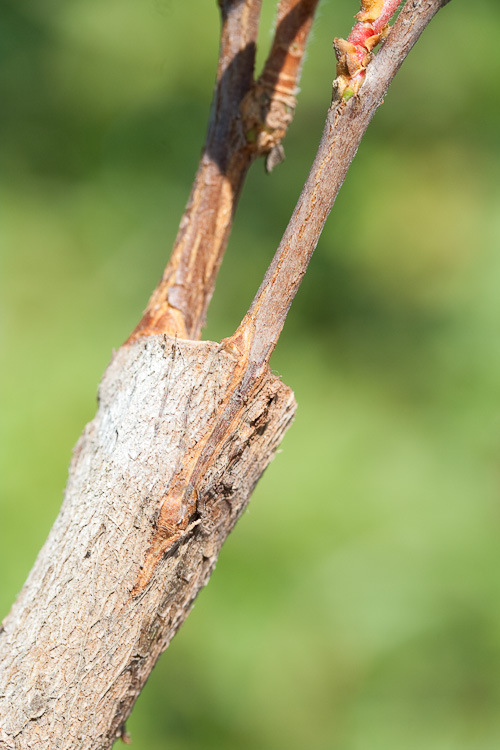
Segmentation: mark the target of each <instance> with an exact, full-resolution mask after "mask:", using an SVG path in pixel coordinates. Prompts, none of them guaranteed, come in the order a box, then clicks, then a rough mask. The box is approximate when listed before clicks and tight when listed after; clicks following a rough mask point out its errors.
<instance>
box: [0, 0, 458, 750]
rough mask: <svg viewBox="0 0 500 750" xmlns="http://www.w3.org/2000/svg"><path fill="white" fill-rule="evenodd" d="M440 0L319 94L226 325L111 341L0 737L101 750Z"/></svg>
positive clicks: (4, 690)
mask: <svg viewBox="0 0 500 750" xmlns="http://www.w3.org/2000/svg"><path fill="white" fill-rule="evenodd" d="M247 1H248V2H249V0H247ZM283 2H285V0H283ZM309 2H310V3H311V5H310V7H313V6H315V3H314V2H312V0H309ZM290 4H291V5H294V2H291V0H290ZM443 4H446V2H445V0H408V1H407V3H406V4H405V6H404V8H403V10H402V11H401V14H400V16H399V18H398V20H397V22H396V24H395V25H394V28H393V29H392V30H391V32H390V34H389V36H388V38H387V41H386V43H385V45H384V47H383V48H382V50H381V51H380V53H378V55H377V56H376V57H375V60H374V61H373V63H370V64H369V67H368V70H367V75H366V80H365V83H364V84H363V86H362V88H361V90H360V92H359V93H358V94H357V95H356V96H355V97H353V98H352V99H351V100H350V101H348V102H346V101H344V100H343V99H341V98H337V99H336V100H335V101H334V103H333V104H332V107H331V108H330V110H329V113H328V117H327V124H326V127H325V131H324V134H323V139H322V142H321V145H320V150H319V152H318V156H317V158H316V161H315V163H314V165H313V168H312V170H311V175H310V177H309V178H308V181H307V183H306V186H305V188H304V191H303V193H302V196H301V198H300V199H299V203H298V205H297V209H296V211H295V213H294V216H293V217H292V220H291V222H290V225H289V228H288V229H287V231H286V232H285V235H284V238H283V241H282V244H281V245H280V248H279V249H278V252H277V254H276V256H275V260H274V261H273V263H272V264H271V266H270V269H269V271H268V273H267V275H266V278H265V280H264V282H263V285H262V286H261V289H260V290H259V292H258V294H257V296H256V298H255V301H254V303H253V305H252V307H251V309H250V311H249V313H248V314H247V316H246V317H245V319H244V321H243V323H242V325H241V326H240V327H239V329H238V330H237V331H236V333H235V334H234V335H233V336H232V337H231V338H229V339H227V340H225V341H223V342H222V343H221V344H215V343H210V342H204V343H196V342H193V341H178V340H177V339H176V338H168V337H167V336H166V335H164V331H163V332H162V333H159V332H158V331H157V330H156V329H155V326H156V325H157V324H158V320H161V317H162V316H161V315H160V317H159V318H158V320H156V318H155V323H154V325H153V326H151V327H150V329H149V330H148V327H147V325H146V326H145V327H144V328H141V329H140V331H138V332H137V333H136V336H135V337H132V339H131V340H130V342H129V344H128V345H125V346H123V347H122V348H121V349H120V350H119V351H118V353H117V354H116V355H115V357H114V359H113V361H112V363H111V365H110V367H109V368H108V370H107V372H106V374H105V376H104V379H103V382H102V384H101V389H100V404H99V409H98V412H97V416H96V418H95V419H94V420H93V421H92V422H91V423H90V424H89V425H88V427H87V428H86V430H85V432H84V434H83V436H82V438H81V440H80V442H79V443H78V445H77V447H76V450H75V455H74V458H73V462H72V464H71V467H70V475H69V482H68V487H67V490H66V496H65V500H64V503H63V507H62V510H61V513H60V515H59V517H58V519H57V520H56V523H55V524H54V527H53V529H52V531H51V533H50V536H49V538H48V540H47V542H46V544H45V546H44V547H43V549H42V551H41V552H40V555H39V556H38V558H37V561H36V563H35V565H34V568H33V570H32V572H31V574H30V576H29V578H28V581H27V582H26V585H25V587H24V588H23V591H22V592H21V595H20V596H19V599H18V600H17V602H16V604H15V605H14V607H13V609H12V611H11V613H10V615H9V616H8V617H7V619H6V620H5V622H4V624H3V627H2V629H1V631H0V748H2V750H24V748H30V749H31V748H33V749H34V748H57V750H63V749H65V748H67V749H69V748H75V749H76V748H81V749H82V750H84V749H85V750H87V749H88V750H90V749H92V750H106V749H107V748H110V747H111V746H112V744H113V742H114V740H115V739H116V737H117V736H120V734H121V732H122V729H123V726H124V722H125V720H126V719H127V717H128V715H129V713H130V711H131V708H132V706H133V703H134V701H135V699H136V698H137V695H138V694H139V692H140V690H141V688H142V687H143V685H144V683H145V681H146V679H147V676H148V675H149V673H150V671H151V669H152V667H153V665H154V663H155V661H156V659H157V658H158V656H159V655H160V653H161V652H162V651H163V650H164V649H165V648H166V646H167V645H168V643H169V641H170V639H171V638H172V636H173V635H174V633H175V632H176V630H177V628H178V627H179V625H180V624H181V623H182V622H183V620H184V619H185V617H186V616H187V614H188V612H189V610H190V607H191V605H192V602H193V600H194V598H195V596H196V594H197V593H198V591H199V589H200V588H201V587H202V586H203V585H204V584H205V583H206V581H207V579H208V577H209V575H210V572H211V570H212V569H213V566H214V564H215V561H216V558H217V554H218V552H219V549H220V546H221V544H222V543H223V541H224V539H225V538H226V536H227V534H228V533H229V531H230V530H231V528H232V527H233V525H234V523H235V521H236V520H237V518H238V517H239V515H240V514H241V512H242V510H243V509H244V507H245V505H246V503H247V502H248V498H249V496H250V493H251V491H252V489H253V487H254V485H255V484H256V482H257V481H258V479H259V477H260V475H261V474H262V472H263V471H264V469H265V468H266V466H267V465H268V463H269V461H270V460H271V458H272V456H273V455H274V452H275V450H276V447H277V445H278V444H279V442H280V440H281V438H282V436H283V433H284V432H285V430H286V428H287V426H288V425H289V424H290V421H291V419H292V417H293V413H294V409H295V403H294V400H293V394H292V393H291V391H290V390H289V389H288V388H287V387H286V386H285V385H283V384H282V383H281V382H280V381H279V380H278V379H277V378H275V377H274V376H272V375H271V374H270V372H269V369H268V361H269V357H270V355H271V352H272V350H273V348H274V345H275V343H276V341H277V338H278V336H279V333H280V331H281V328H282V327H283V324H284V320H285V317H286V313H287V311H288V308H289V306H290V304H291V301H292V299H293V296H294V294H295V293H296V291H297V288H298V286H299V284H300V281H301V279H302V277H303V275H304V273H305V270H306V267H307V264H308V262H309V259H310V257H311V255H312V252H313V250H314V247H315V245H316V243H317V240H318V238H319V235H320V233H321V230H322V227H323V225H324V222H325V221H326V218H327V215H328V213H329V211H330V209H331V206H332V204H333V201H334V199H335V196H336V194H337V192H338V190H339V188H340V185H341V183H342V180H343V178H344V176H345V173H346V170H347V168H348V166H349V163H350V161H351V159H352V158H353V156H354V154H355V152H356V149H357V146H358V145H359V142H360V141H361V138H362V136H363V134H364V132H365V129H366V127H367V125H368V123H369V121H370V118H371V117H372V115H373V113H374V112H375V110H376V108H377V106H379V104H380V103H381V102H382V99H383V96H384V94H385V92H386V90H387V87H388V85H389V83H390V81H391V80H392V78H393V76H394V75H395V73H396V72H397V70H398V68H399V66H400V65H401V63H402V61H403V60H404V58H405V57H406V55H407V54H408V52H409V50H410V49H411V47H412V45H413V44H414V43H415V41H416V40H417V39H418V37H419V35H420V33H421V32H422V31H423V29H424V28H425V26H426V25H427V23H429V21H430V20H431V19H432V17H433V16H434V14H435V13H436V12H437V11H438V10H439V8H440V7H442V5H443ZM223 5H227V6H228V7H229V6H231V7H233V5H234V7H237V5H238V4H234V3H233V2H229V0H228V3H227V4H224V3H223ZM249 7H255V6H254V4H253V3H250V5H249ZM222 244H224V243H222ZM189 257H191V256H189ZM186 283H187V282H186ZM210 283H212V282H211V280H210ZM207 289H208V287H207ZM167 318H168V316H167ZM166 327H167V328H168V326H166ZM146 331H148V333H149V334H151V335H146Z"/></svg>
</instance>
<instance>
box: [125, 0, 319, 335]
mask: <svg viewBox="0 0 500 750" xmlns="http://www.w3.org/2000/svg"><path fill="white" fill-rule="evenodd" d="M317 3H318V0H281V2H280V3H279V7H278V22H277V29H276V37H275V40H274V43H273V45H272V49H271V52H270V55H269V59H268V61H267V62H266V65H265V67H264V72H263V74H262V76H261V78H260V79H259V81H258V82H257V83H255V82H254V78H253V70H254V62H255V47H256V39H257V31H258V22H259V15H260V7H261V0H243V2H236V0H219V6H220V8H221V14H222V32H221V44H220V56H219V65H218V71H217V85H216V90H215V95H214V100H213V103H212V114H211V119H210V125H209V130H208V135H207V141H206V144H205V147H204V150H203V154H202V157H201V161H200V165H199V167H198V171H197V174H196V177H195V181H194V185H193V188H192V191H191V196H190V198H189V201H188V205H187V207H186V211H185V213H184V216H183V217H182V220H181V223H180V227H179V232H178V235H177V238H176V241H175V244H174V249H173V252H172V256H171V258H170V261H169V263H168V265H167V268H166V269H165V272H164V274H163V278H162V280H161V282H160V284H159V285H158V287H157V288H156V289H155V291H154V292H153V295H152V297H151V299H150V301H149V303H148V306H147V308H146V311H145V313H144V316H143V318H142V320H141V321H140V323H139V325H138V326H137V328H136V329H135V331H134V332H133V333H132V335H131V337H130V339H129V343H131V342H132V341H134V340H135V339H137V338H138V337H139V336H144V335H151V334H155V333H166V334H167V335H170V336H177V337H178V338H189V339H198V338H199V337H200V335H201V329H202V327H203V325H204V323H205V317H206V312H207V308H208V305H209V302H210V299H211V297H212V294H213V291H214V287H215V282H216V277H217V273H218V270H219V267H220V264H221V262H222V258H223V255H224V251H225V249H226V246H227V241H228V238H229V233H230V230H231V226H232V220H233V217H234V213H235V210H236V205H237V202H238V199H239V196H240V193H241V188H242V186H243V183H244V180H245V177H246V174H247V172H248V169H249V167H250V165H251V164H252V162H253V161H254V159H255V158H257V157H258V156H261V155H264V156H266V157H267V161H266V166H267V168H268V170H269V169H271V168H272V166H273V165H274V164H275V163H277V161H279V160H280V153H281V152H280V145H281V140H282V139H283V137H284V136H285V133H286V130H287V127H288V125H289V124H290V122H291V120H292V117H293V111H294V107H295V94H296V91H297V83H298V79H299V76H300V71H301V63H302V59H303V55H304V49H305V45H306V41H307V36H308V33H309V30H310V27H311V23H312V19H313V16H314V11H315V9H316V6H317Z"/></svg>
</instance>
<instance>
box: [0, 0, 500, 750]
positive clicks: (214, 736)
mask: <svg viewBox="0 0 500 750" xmlns="http://www.w3.org/2000/svg"><path fill="white" fill-rule="evenodd" d="M357 9H358V7H357V5H356V2H354V0H353V1H352V2H351V0H337V1H336V2H334V1H333V0H331V1H328V2H327V1H326V0H325V1H324V2H323V3H322V5H321V7H320V12H319V17H318V20H317V23H316V26H315V32H314V35H313V39H312V43H311V45H310V48H309V54H308V57H307V61H306V65H305V70H304V75H303V79H302V94H301V96H300V99H299V106H298V110H297V115H296V119H295V121H294V123H293V126H292V127H291V129H290V132H289V135H288V137H287V139H286V144H285V146H286V152H287V160H286V162H285V163H284V164H283V165H281V166H280V167H279V168H278V169H276V171H275V172H273V174H272V175H271V176H267V175H265V173H264V169H263V166H262V164H260V163H259V164H257V165H255V166H254V167H253V169H252V172H251V174H250V176H249V179H248V182H247V185H246V187H245V191H244V194H243V197H242V202H241V206H240V209H239V212H238V215H237V221H236V226H235V229H234V233H233V235H232V238H231V243H230V247H229V250H228V254H227V257H226V260H225V262H224V265H223V268H222V271H221V275H220V280H219V283H218V287H217V290H216V295H215V297H214V300H213V303H212V307H211V309H210V314H209V321H208V327H207V329H206V338H213V339H220V338H221V337H223V336H226V335H229V334H230V333H231V332H232V331H233V330H234V328H235V327H236V325H237V323H238V322H239V320H240V318H241V317H242V315H243V314H244V312H245V310H246V308H247V307H248V305H249V303H250V301H251V299H252V297H253V294H254V292H255V291H256V289H257V287H258V285H259V283H260V280H261V277H262V275H263V273H264V270H265V267H266V265H267V263H268V262H269V260H270V258H271V256H272V254H273V252H274V250H275V248H276V246H277V244H278V242H279V239H280V235H281V233H282V231H283V229H284V227H285V226H286V223H287V220H288V218H289V216H290V213H291V211H292V209H293V206H294V203H295V201H296V199H297V197H298V194H299V191H300V188H301V186H302V183H303V181H304V179H305V177H306V174H307V171H308V168H309V165H310V163H311V161H312V158H313V155H314V153H315V150H316V147H317V143H318V140H319V137H320V133H321V130H322V125H323V121H324V117H325V112H326V108H327V106H328V104H329V99H330V91H331V80H332V78H333V77H334V69H335V62H334V56H333V52H332V47H331V40H332V38H333V36H340V35H344V36H345V35H346V34H347V33H348V32H349V29H350V27H351V23H352V16H353V15H354V13H355V12H356V11H357ZM273 14H274V3H273V2H264V12H263V31H262V34H261V44H260V50H259V61H260V63H262V60H263V59H264V56H265V51H266V48H267V46H268V45H269V41H270V33H269V28H270V26H271V24H272V17H273ZM499 24H500V7H499V5H498V3H497V2H496V0H489V1H488V0H476V2H474V3H473V4H472V3H463V2H462V3H460V2H458V0H456V1H455V2H453V3H451V4H450V5H448V6H447V7H446V8H445V9H444V10H443V11H442V12H441V13H440V14H438V16H437V17H436V18H435V20H434V21H433V22H432V24H431V26H430V27H429V28H428V29H427V31H426V33H425V34H424V36H423V37H422V39H421V40H420V41H419V43H418V45H417V47H416V48H415V49H414V50H413V52H412V53H411V55H410V58H409V59H408V60H407V62H406V63H405V64H404V66H403V68H402V70H401V71H400V73H399V75H398V77H397V79H396V80H395V81H394V83H393V85H392V87H391V89H390V91H389V93H388V95H387V97H386V101H385V103H384V105H383V107H381V109H380V110H379V112H378V114H377V115H376V117H375V119H374V121H373V123H372V125H371V126H370V129H369V131H368V134H367V136H366V137H365V139H364V141H363V143H362V145H361V148H360V150H359V153H358V156H357V157H356V159H355V161H354V163H353V166H352V168H351V170H350V173H349V175H348V178H347V180H346V183H345V185H344V187H343V190H342V192H341V194H340V197H339V199H338V201H337V204H336V206H335V208H334V211H333V213H332V216H331V217H330V219H329V221H328V223H327V226H326V229H325V231H324V233H323V236H322V238H321V241H320V243H319V245H318V249H317V252H316V254H315V257H314V258H313V261H312V263H311V266H310V270H309V271H308V274H307V277H306V279H305V281H304V284H303V288H302V289H301V290H300V292H299V295H298V297H297V299H296V301H295V303H294V305H293V308H292V310H291V313H290V315H289V320H288V322H287V326H286V328H285V330H284V332H283V335H282V340H281V342H280V344H279V347H278V350H277V351H276V353H275V355H274V358H273V363H272V366H273V368H274V369H275V370H276V371H277V372H278V373H279V374H280V375H281V377H282V378H283V380H284V381H285V382H286V383H287V384H289V385H290V386H291V387H292V388H293V389H294V390H295V393H296V397H297V400H298V402H299V411H298V416H297V419H296V422H295V424H294V426H293V428H292V429H291V430H290V432H289V433H288V435H287V436H286V438H285V440H284V442H283V445H282V452H281V453H280V454H279V455H278V456H277V458H276V460H275V461H274V463H273V464H272V466H271V467H270V468H269V470H268V471H267V473H266V475H265V477H264V478H263V479H262V481H261V483H260V485H259V487H258V489H257V491H256V492H255V495H254V498H253V500H252V503H251V507H250V510H249V512H248V513H247V514H246V515H245V516H244V518H243V519H242V521H241V522H240V524H239V526H238V528H237V529H236V530H235V532H234V533H233V535H232V536H231V538H230V539H229V540H228V542H227V545H226V547H225V548H224V550H223V551H222V554H221V556H220V560H219V564H218V567H217V570H216V572H215V574H214V576H213V578H212V581H211V582H210V585H209V586H208V588H207V589H206V590H205V591H204V592H203V593H202V594H201V595H200V597H199V599H198V601H197V604H196V606H195V609H194V611H193V613H192V615H191V616H190V618H189V619H188V621H187V622H186V624H185V625H184V626H183V628H182V630H181V632H180V633H179V635H178V636H177V637H176V638H175V640H174V642H173V643H172V645H171V646H170V648H169V650H168V652H167V653H166V654H165V655H164V656H163V658H162V659H161V661H160V663H159V664H158V666H157V668H156V670H155V671H154V673H153V675H152V677H151V679H150V681H149V683H148V685H147V687H146V689H145V690H144V693H143V695H142V696H141V698H140V700H139V701H138V703H137V706H136V708H135V710H134V713H133V715H132V718H131V720H130V721H129V723H128V729H129V731H130V732H131V734H132V738H133V747H134V748H135V750H160V749H163V748H170V749H172V750H212V749H213V750H215V749H217V750H234V749H235V748H237V749H238V750H257V749H258V750H280V749H281V748H287V749H288V750H303V749H304V748H307V749H308V750H309V749H310V750H422V748H425V750H498V747H499V746H500V711H499V710H498V706H499V703H500V676H499V673H500V585H499V575H498V565H499V553H498V550H499V525H500V294H499V291H498V289H499V286H500V247H499V244H500V243H499V239H500V180H499V179H498V178H499V173H500V169H499V167H500V160H499V156H500V139H499V137H498V133H499V128H500V87H499V86H498V78H499V74H500V58H499V56H498V54H497V52H496V48H495V45H494V44H493V43H490V44H488V43H487V42H486V41H484V39H485V29H488V28H490V29H494V28H498V27H499ZM217 45H218V13H217V8H216V3H215V0H211V1H210V2H207V1H206V0H190V2H189V3H187V2H180V0H141V2H139V0H119V1H118V0H65V1H64V2H63V1H62V0H45V1H44V2H40V3H33V2H30V1H29V0H3V2H2V28H1V30H0V57H1V65H0V91H1V101H2V119H1V141H0V142H1V148H0V151H1V156H0V159H1V170H0V172H1V182H0V192H1V205H2V209H1V225H2V239H1V241H2V249H1V282H0V283H1V300H0V306H1V307H0V310H1V321H0V326H1V338H2V346H1V357H2V366H1V388H0V393H1V404H0V408H1V412H0V413H1V441H2V444H1V466H0V492H1V497H0V501H1V505H0V512H1V521H0V530H1V531H0V568H1V570H2V586H1V590H0V605H1V606H0V617H1V616H4V615H5V614H6V613H7V612H8V609H9V607H10V604H11V602H12V600H13V599H14V597H15V595H16V593H17V592H18V590H19V589H20V587H21V586H22V583H23V581H24V578H25V576H26V574H27V573H28V570H29V569H30V567H31V565H32V563H33V561H34V558H35V555H36V553H37V551H38V549H39V548H40V546H41V545H42V543H43V541H44V539H45V537H46V535H47V533H48V530H49V528H50V526H51V524H52V522H53V520H54V518H55V516H56V514H57V511H58V508H59V505H60V501H61V497H62V492H63V488H64V484H65V479H66V474H67V464H68V461H69V458H70V454H71V449H72V446H73V444H74V443H75V441H76V439H77V437H78V435H79V433H80V431H81V429H82V427H83V425H84V423H85V422H86V421H88V420H89V419H91V418H92V416H93V413H94V410H95V394H96V388H97V383H98V381H99V379H100V376H101V374H102V372H103V370H104V368H105V366H106V364H107V362H108V361H109V358H110V355H111V351H112V348H113V347H115V348H116V347H118V346H119V345H120V343H121V342H122V341H123V340H124V339H125V338H126V337H127V335H128V333H129V332H130V331H131V329H132V328H133V327H134V325H135V324H136V322H137V321H138V319H139V317H140V314H141V311H142V309H143V308H144V306H145V304H146V301H147V299H148V296H149V293H150V292H151V290H152V289H153V287H154V285H155V284H156V282H157V280H158V279H159V277H160V275H161V272H162V269H163V267H164V265H165V262H166V259H167V257H168V254H169V249H170V247H171V245H172V242H173V239H174V237H175V234H176V229H177V225H178V222H179V218H180V216H181V213H182V210H183V206H184V204H185V201H186V199H187V196H188V192H189V188H190V184H191V180H192V177H193V174H194V171H195V168H196V164H197V160H198V157H199V153H200V149H201V145H202V143H203V139H204V131H205V126H206V120H207V114H208V110H209V102H210V96H211V91H212V87H213V81H214V75H215V65H216V57H217ZM304 508H307V512H306V515H304Z"/></svg>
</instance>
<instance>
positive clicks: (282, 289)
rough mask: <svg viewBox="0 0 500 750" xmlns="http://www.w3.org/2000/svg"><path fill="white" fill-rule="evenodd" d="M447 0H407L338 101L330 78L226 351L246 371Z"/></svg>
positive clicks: (337, 85)
mask: <svg viewBox="0 0 500 750" xmlns="http://www.w3.org/2000/svg"><path fill="white" fill-rule="evenodd" d="M447 2H449V0H407V2H406V4H405V5H404V7H403V9H402V11H401V13H400V15H399V17H398V19H397V21H396V23H395V24H394V26H393V27H392V29H391V30H390V32H389V34H388V36H387V38H386V41H385V43H384V45H383V46H382V48H381V49H380V51H379V52H378V53H377V54H376V55H375V57H374V58H373V60H372V61H371V62H370V63H369V65H368V66H367V69H366V78H365V80H364V83H363V85H362V86H361V88H360V89H359V91H358V93H357V95H355V96H353V97H352V98H350V99H349V100H348V101H346V100H345V99H344V98H343V96H342V93H343V91H344V88H345V86H344V81H343V80H342V74H341V75H339V76H338V77H337V79H336V80H335V81H334V87H333V100H332V105H331V107H330V109H329V111H328V115H327V118H326V123H325V127H324V131H323V136H322V138H321V143H320V146H319V149H318V152H317V154H316V158H315V160H314V163H313V165H312V167H311V171H310V173H309V176H308V178H307V181H306V183H305V185H304V188H303V190H302V193H301V195H300V198H299V200H298V203H297V205H296V207H295V210H294V212H293V215H292V217H291V219H290V222H289V224H288V227H287V229H286V230H285V233H284V235H283V238H282V240H281V243H280V245H279V247H278V249H277V251H276V254H275V256H274V258H273V260H272V262H271V265H270V266H269V269H268V271H267V273H266V275H265V277H264V280H263V282H262V284H261V286H260V288H259V291H258V292H257V295H256V296H255V299H254V300H253V302H252V305H251V307H250V309H249V311H248V313H247V315H246V316H245V318H244V319H243V321H242V323H241V325H240V327H239V328H238V330H237V331H236V333H235V334H234V335H233V336H231V337H230V338H229V339H226V346H227V348H228V350H231V351H240V352H242V353H244V356H245V357H247V358H248V366H249V372H251V373H252V377H253V376H254V374H255V373H256V372H257V371H258V370H261V369H262V368H263V367H265V365H266V363H267V362H268V361H269V358H270V356H271V354H272V351H273V349H274V347H275V345H276V342H277V341H278V337H279V335H280V333H281V330H282V328H283V325H284V323H285V319H286V316H287V313H288V310H289V308H290V305H291V304H292V300H293V298H294V296H295V294H296V293H297V290H298V288H299V286H300V283H301V281H302V279H303V277H304V274H305V272H306V269H307V266H308V264H309V261H310V259H311V256H312V254H313V252H314V249H315V247H316V245H317V243H318V240H319V237H320V234H321V231H322V229H323V226H324V224H325V222H326V219H327V217H328V214H329V213H330V211H331V209H332V206H333V204H334V202H335V198H336V197H337V194H338V192H339V190H340V188H341V186H342V183H343V181H344V178H345V175H346V173H347V170H348V168H349V165H350V163H351V161H352V159H353V158H354V156H355V154H356V151H357V149H358V147H359V144H360V142H361V139H362V137H363V135H364V133H365V131H366V128H367V127H368V125H369V123H370V120H371V118H372V117H373V115H374V113H375V111H376V109H377V108H378V107H379V106H380V104H382V102H383V99H384V96H385V93H386V91H387V89H388V87H389V85H390V83H391V81H392V79H393V78H394V76H395V75H396V73H397V71H398V70H399V68H400V67H401V65H402V63H403V62H404V60H405V58H406V56H407V55H408V53H409V52H410V50H411V48H412V47H413V45H414V44H415V43H416V41H417V40H418V38H419V36H420V34H421V33H422V31H423V30H424V29H425V27H426V26H427V24H428V23H429V22H430V21H431V19H432V18H433V16H434V15H435V14H436V13H437V11H438V10H439V9H440V8H441V7H442V6H443V5H446V4H447Z"/></svg>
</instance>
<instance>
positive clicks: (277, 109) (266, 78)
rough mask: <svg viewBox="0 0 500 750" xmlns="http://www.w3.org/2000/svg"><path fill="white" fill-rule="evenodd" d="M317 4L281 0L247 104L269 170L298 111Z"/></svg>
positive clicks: (250, 123) (312, 0)
mask: <svg viewBox="0 0 500 750" xmlns="http://www.w3.org/2000/svg"><path fill="white" fill-rule="evenodd" d="M317 5H318V0H281V2H280V4H279V7H278V15H277V19H276V33H275V36H274V40H273V43H272V45H271V50H270V52H269V56H268V58H267V60H266V63H265V65H264V68H263V71H262V73H261V75H260V76H259V79H258V80H257V81H256V84H255V88H254V89H253V91H252V94H251V96H249V97H247V100H246V101H245V103H244V116H245V120H246V122H247V127H249V131H248V132H249V133H250V135H251V138H252V140H253V141H254V142H255V148H256V151H257V153H258V154H263V155H266V156H267V158H266V169H267V171H269V172H270V171H271V170H272V169H273V168H274V167H275V166H276V164H277V163H279V162H280V161H281V160H282V159H283V158H284V152H283V147H282V145H281V142H282V140H283V138H284V136H285V133H286V130H287V128H288V126H289V124H290V123H291V121H292V119H293V115H294V113H295V107H296V104H297V99H296V97H297V93H298V82H299V80H300V73H301V69H302V63H303V60H304V51H305V48H306V44H307V39H308V35H309V32H310V30H311V26H312V22H313V19H314V13H315V11H316V8H317ZM245 105H246V106H245Z"/></svg>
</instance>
